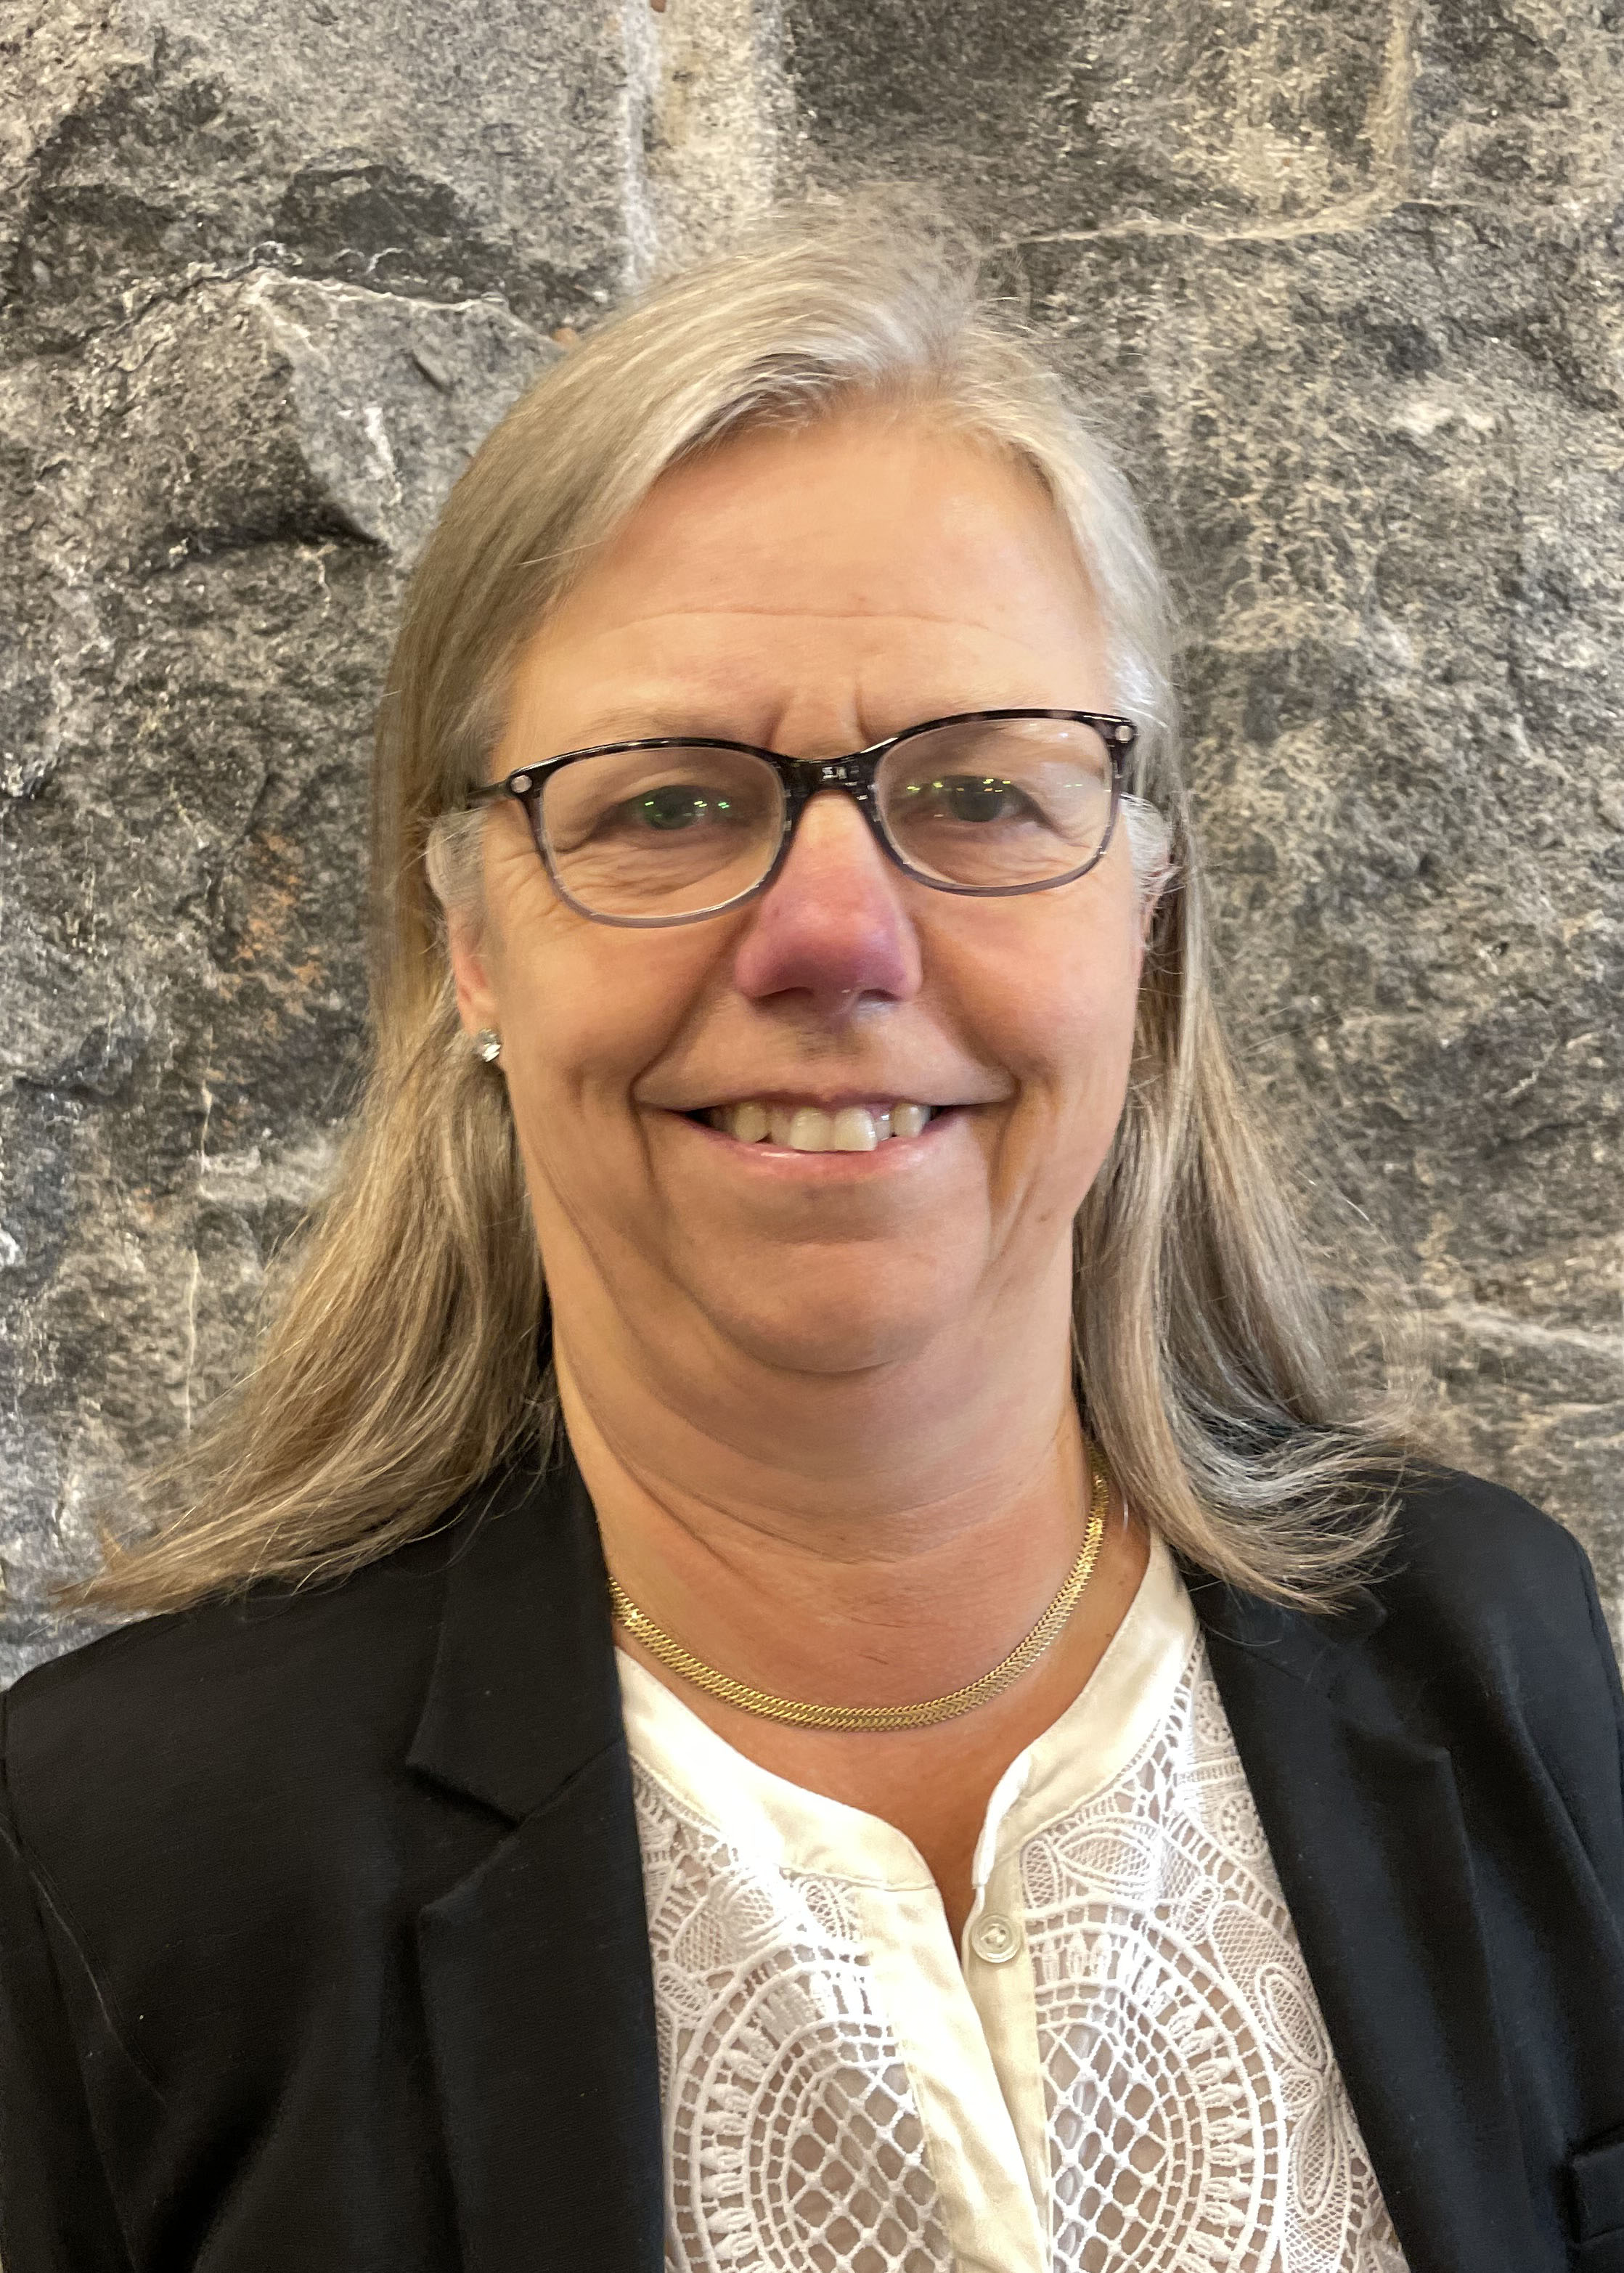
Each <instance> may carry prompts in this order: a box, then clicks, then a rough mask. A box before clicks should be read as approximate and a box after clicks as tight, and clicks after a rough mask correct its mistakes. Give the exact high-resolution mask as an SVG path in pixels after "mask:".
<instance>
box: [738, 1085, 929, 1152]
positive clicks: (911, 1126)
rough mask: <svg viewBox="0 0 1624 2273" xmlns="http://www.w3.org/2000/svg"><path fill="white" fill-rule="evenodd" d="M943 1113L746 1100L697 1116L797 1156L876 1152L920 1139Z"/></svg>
mask: <svg viewBox="0 0 1624 2273" xmlns="http://www.w3.org/2000/svg"><path fill="white" fill-rule="evenodd" d="M940 1110H942V1108H941V1107H940V1106H934V1105H915V1104H912V1103H910V1102H909V1100H908V1099H906V1098H891V1099H875V1100H872V1101H870V1102H869V1103H868V1104H866V1105H840V1106H821V1105H798V1104H795V1103H793V1101H792V1102H789V1103H786V1102H783V1101H782V1100H779V1099H771V1100H770V1099H764V1098H746V1099H741V1101H740V1102H739V1103H738V1104H735V1105H715V1106H710V1107H709V1108H708V1109H707V1110H705V1111H703V1112H701V1113H696V1114H694V1115H693V1118H694V1119H695V1120H696V1121H703V1122H705V1124H706V1125H707V1126H708V1127H709V1128H711V1129H720V1130H721V1132H722V1134H723V1135H724V1136H725V1137H733V1138H734V1139H735V1140H736V1141H737V1142H738V1143H739V1144H778V1145H781V1146H784V1147H786V1149H787V1150H788V1151H790V1152H874V1151H876V1149H877V1147H878V1146H880V1145H881V1144H885V1143H887V1142H888V1141H889V1140H890V1139H891V1138H892V1137H917V1136H919V1135H920V1134H921V1131H922V1130H923V1129H925V1127H926V1125H927V1123H928V1122H929V1121H931V1120H933V1119H934V1118H935V1117H936V1114H937V1113H938V1112H939V1111H940Z"/></svg>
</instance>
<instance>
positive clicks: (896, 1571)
mask: <svg viewBox="0 0 1624 2273" xmlns="http://www.w3.org/2000/svg"><path fill="white" fill-rule="evenodd" d="M972 274H973V264H972V263H971V261H970V259H969V258H968V256H967V255H966V253H965V251H963V249H962V248H961V247H960V246H959V244H957V243H956V242H955V240H954V239H953V237H952V236H951V232H949V231H944V230H942V229H934V228H933V227H932V226H930V225H929V223H928V222H926V221H921V220H919V219H918V218H917V217H916V216H914V217H910V216H909V214H907V213H906V212H904V213H901V214H898V212H896V211H892V210H888V209H886V208H884V207H875V206H861V207H859V208H857V209H855V210H854V211H853V213H851V214H848V215H847V216H846V218H845V219H844V220H841V221H835V220H831V219H828V218H827V217H826V218H825V219H823V221H815V222H805V221H801V222H796V221H790V222H786V223H785V224H784V225H783V226H781V227H780V228H779V229H778V231H777V232H776V233H775V234H773V235H771V236H768V237H767V238H765V239H763V241H762V242H761V243H760V244H756V245H754V246H753V247H751V248H749V249H748V250H747V251H744V252H742V253H741V254H738V255H735V256H734V257H733V258H732V259H726V260H723V261H721V262H719V263H718V264H715V265H713V266H711V267H710V268H708V269H704V270H701V271H699V272H696V273H695V274H691V275H690V276H689V277H688V278H687V279H686V280H679V281H677V282H676V283H675V284H673V285H672V286H670V287H668V288H667V289H665V290H664V291H663V292H660V293H658V294H657V295H656V296H653V297H652V298H651V299H650V301H649V302H648V303H647V304H645V305H644V306H643V308H642V309H641V310H640V311H635V312H634V313H632V314H630V315H629V316H628V317H626V318H624V319H620V321H618V322H616V323H613V324H610V325H606V326H605V327H604V328H603V330H602V331H601V332H600V333H599V334H597V335H596V336H595V337H593V338H592V339H590V340H589V341H587V342H586V343H585V344H584V345H583V346H582V347H581V348H580V349H578V350H577V351H575V353H574V354H573V355H572V356H569V357H568V359H566V360H564V361H562V362H561V363H560V364H559V366H558V367H557V368H556V369H555V370H554V371H553V372H551V373H550V374H549V375H548V376H547V377H546V378H545V379H544V380H543V381H542V383H541V384H540V385H539V386H538V387H537V388H536V389H535V390H534V392H533V393H532V394H531V395H530V397H528V398H527V400H526V401H523V403H521V404H520V405H519V407H518V408H517V409H515V411H514V412H513V414H512V415H511V416H509V418H508V420H507V421H506V422H505V424H503V426H502V427H501V428H500V430H499V431H497V432H496V433H495V434H494V435H493V436H492V438H491V439H490V440H489V441H488V442H487V443H486V445H485V447H484V449H483V450H482V451H481V453H480V454H479V455H478V457H477V459H476V461H474V463H473V464H472V466H471V467H470V469H469V471H468V473H467V474H466V475H465V476H464V478H463V480H462V483H461V484H460V485H459V487H458V489H457V491H456V492H455V496H454V497H453V499H452V500H451V503H450V505H449V506H448V507H447V512H446V514H445V516H444V519H443V521H442V522H441V524H440V529H439V530H438V532H437V534H436V536H435V537H434V539H433V542H432V544H431V546H430V548H429V550H428V552H427V555H426V557H425V559H424V561H423V564H422V566H421V568H420V570H419V572H418V574H417V580H416V582H415V585H414V588H413V591H412V595H411V599H410V608H409V611H408V616H407V620H406V624H405V626H404V629H403V631H402V636H401V641H400V645H399V649H398V652H397V656H396V660H395V668H394V671H393V674H392V679H391V682H390V687H389V693H388V697H387V701H386V704H385V707H384V714H383V722H382V732H381V737H380V759H379V765H378V772H377V800H376V840H375V863H376V870H375V873H376V878H377V890H378V906H379V925H380V956H379V962H378V972H377V1031H378V1059H377V1069H376V1074H375V1077H374V1080H373V1084H372V1091H371V1094H370V1097H369V1099H368V1101H367V1105H366V1109H365V1115H364V1117H363V1120H362V1123H361V1125H360V1127H359V1129H358V1130H357V1135H356V1137H355V1140H354V1144H353V1146H352V1148H351V1152H350V1158H349V1166H348V1168H347V1171H346V1174H345V1176H344V1179H343V1181H342V1185H341V1188H340V1189H339V1191H338V1193H337V1196H336V1197H335V1200H334V1202H333V1204H332V1206H331V1208H330V1210H329V1211H328V1212H327V1216H326V1218H325V1220H324V1222H323V1223H322V1225H321V1226H320V1228H319V1230H318V1231H317V1233H316V1234H315V1235H314V1241H313V1245H312V1250H311V1253H310V1255H309V1257H308V1259H307V1261H306V1263H305V1265H304V1268H303V1272H302V1275H301V1277H300V1278H299V1279H298V1282H297V1285H296V1286H295V1287H294V1289H293V1291H292V1293H291V1294H290V1295H289V1298H288V1300H287V1302H286V1305H285V1308H284V1309H283V1311H282V1316H281V1318H280V1320H279V1322H278V1323H277V1324H276V1325H275V1326H274V1331H273V1332H272V1334H271V1337H270V1339H269V1341H268V1345H267V1349H266V1351H265V1353H264V1354H263V1356H262V1359H261V1362H260V1364H259V1368H258V1369H257V1371H256V1373H255V1375H254V1376H253V1377H252V1379H251V1381H250V1382H249V1383H248V1384H247V1385H246V1387H245V1388H244V1391H243V1392H242V1393H241V1395H240V1397H239V1398H238V1399H237V1402H236V1404H235V1405H234V1406H233V1407H232V1408H231V1409H230V1410H229V1412H228V1414H226V1415H225V1416H224V1418H223V1419H222V1421H221V1422H219V1423H218V1424H217V1425H216V1427H215V1429H214V1434H213V1436H212V1437H210V1438H209V1440H208V1441H207V1444H205V1445H204V1446H203V1447H202V1448H201V1450H200V1451H199V1452H196V1453H195V1454H194V1455H193V1456H192V1458H191V1459H190V1461H189V1463H188V1465H187V1466H186V1467H184V1469H183V1470H182V1471H181V1472H180V1474H179V1475H178V1478H177V1479H172V1480H171V1485H170V1489H171V1492H172V1493H173V1494H174V1495H177V1497H178V1501H179V1504H178V1506H177V1508H175V1509H174V1510H172V1511H171V1514H170V1519H169V1523H168V1524H167V1526H166V1527H164V1528H163V1529H162V1530H161V1531H160V1532H159V1533H158V1534H156V1535H155V1536H154V1537H152V1538H149V1539H148V1540H147V1542H145V1543H138V1544H133V1545H125V1546H123V1547H116V1548H114V1549H112V1550H111V1551H110V1555H109V1564H108V1567H107V1569H106V1571H105V1572H104V1573H103V1575H102V1578H101V1579H99V1580H98V1581H97V1582H96V1584H95V1585H94V1587H92V1588H91V1589H90V1593H89V1597H88V1598H89V1599H91V1600H94V1601H96V1602H102V1603H103V1604H109V1605H115V1606H117V1607H120V1608H123V1609H138V1610H146V1611H153V1612H158V1613H160V1615H158V1616H155V1617H150V1618H148V1619H147V1620H145V1621H143V1622H140V1623H137V1624H133V1625H131V1626H128V1627H126V1628H125V1629H124V1630H123V1631H122V1632H118V1633H117V1634H115V1635H113V1636H111V1637H110V1638H108V1639H103V1640H101V1641H99V1642H97V1643H95V1644H94V1645H93V1646H91V1647H88V1648H86V1649H85V1650H82V1651H80V1652H79V1653H78V1654H75V1655H73V1656H71V1657H70V1658H68V1659H66V1660H64V1661H63V1662H58V1663H56V1664H54V1665H50V1666H48V1667H45V1668H42V1669H40V1670H38V1671H37V1672H35V1673H34V1674H32V1675H31V1676H29V1677H27V1678H26V1680H24V1681H23V1682H21V1683H20V1684H19V1685H18V1687H17V1689H16V1690H15V1692H13V1694H12V1697H11V1700H10V1707H9V1713H8V1719H7V1731H6V1743H7V1752H6V1759H7V1775H8V1806H9V1810H10V1813H9V1816H8V1819H7V1841H8V1843H7V1846H6V1849H5V1854H6V1871H5V1875H4V1900H5V1924H4V1945H3V1957H0V1982H3V1985H4V1994H5V1999H6V2004H7V2015H6V2022H5V2030H4V2053H3V2055H0V2060H3V2068H0V2109H3V2113H4V2134H3V2136H0V2152H3V2155H4V2209H3V2210H0V2254H4V2262H5V2264H6V2267H7V2273H45V2269H48V2268H49V2269H52V2273H56V2269H66V2268H72V2269H73V2273H103V2269H106V2273H112V2269H115V2268H116V2269H119V2273H127V2269H139V2273H158V2269H162V2273H176V2269H180V2268H196V2269H200V2273H216V2269H221V2273H223V2269H229V2273H251V2269H252V2273H259V2269H265V2273H271V2269H273V2268H274V2269H276V2273H288V2269H289V2268H298V2267H310V2268H312V2269H313V2268H318V2267H320V2268H321V2269H323V2273H331V2269H336V2268H339V2267H344V2268H355V2269H359V2268H364V2267H365V2268H372V2267H378V2268H383V2267H386V2266H387V2267H388V2268H389V2269H391V2273H408V2269H412V2273H415V2269H422V2273H429V2269H433V2273H444V2269H450V2268H454V2267H459V2266H461V2267H467V2268H470V2269H475V2268H477V2269H482V2273H499V2269H500V2273H507V2269H513V2273H539V2269H544V2268H545V2269H559V2273H563V2269H565V2268H569V2269H572V2273H575V2269H581V2268H589V2267H590V2268H592V2269H595V2273H597V2269H614V2273H654V2269H655V2268H656V2267H658V2265H659V2264H660V2263H661V2262H662V2255H663V2258H664V2262H665V2263H666V2264H668V2265H670V2266H673V2267H680V2268H685V2269H688V2268H693V2269H697V2268H702V2267H703V2268H711V2267H717V2268H720V2267H749V2268H760V2267H771V2268H785V2269H789V2268H795V2269H801V2268H808V2269H809V2268H819V2269H822V2268H831V2269H832V2268H840V2269H850V2273H887V2269H891V2268H893V2267H900V2268H906V2269H908V2273H922V2269H927V2268H931V2269H935V2268H948V2267H953V2268H959V2269H969V2268H975V2269H989V2273H993V2269H996V2273H1015V2269H1020V2273H1037V2269H1039V2268H1053V2269H1056V2273H1074V2269H1090V2273H1092V2269H1096V2268H1098V2269H1103V2268H1108V2267H1110V2268H1115V2267H1124V2268H1126V2267H1132V2268H1136V2269H1137V2268H1145V2269H1149V2268H1157V2269H1161V2268H1172V2267H1176V2266H1177V2267H1181V2268H1182V2267H1202V2268H1211V2269H1217V2268H1223V2269H1231V2273H1308V2269H1314V2273H1325V2269H1331V2268H1347V2269H1357V2273H1389V2269H1395V2268H1399V2267H1402V2266H1406V2265H1407V2266H1409V2267H1410V2268H1411V2269H1413V2273H1444V2269H1449V2273H1545V2269H1550V2273H1555V2269H1557V2268H1559V2267H1563V2266H1567V2265H1569V2264H1574V2265H1580V2266H1583V2267H1584V2268H1586V2269H1589V2273H1600V2269H1606V2268H1613V2269H1618V2268H1620V2267H1624V1940H1621V1938H1620V1929H1621V1927H1624V1789H1621V1779H1620V1719H1621V1717H1624V1704H1621V1700H1620V1689H1619V1680H1618V1674H1617V1669H1616V1667H1615V1664H1614V1662H1613V1656H1612V1653H1611V1650H1610V1647H1609V1645H1608V1642H1607V1639H1606V1636H1605V1629H1604V1627H1603V1624H1602V1622H1601V1618H1600V1615H1599V1612H1598V1607H1597V1600H1596V1594H1595V1588H1594V1585H1593V1582H1592V1579H1591V1576H1590V1569H1589V1566H1588V1564H1587V1563H1586V1560H1585V1557H1584V1556H1583V1553H1582V1551H1581V1550H1580V1549H1579V1548H1578V1547H1577V1546H1576V1545H1575V1543H1574V1542H1572V1540H1570V1539H1569V1538H1568V1535H1567V1534H1565V1533H1564V1532H1562V1531H1561V1530H1560V1528H1559V1527H1557V1526H1556V1525H1554V1524H1553V1523H1551V1522H1550V1521H1548V1520H1547V1519H1545V1518H1543V1517H1541V1516H1540V1515H1538V1514H1537V1513H1536V1512H1534V1511H1533V1510H1532V1509H1530V1507H1528V1506H1527V1505H1525V1504H1524V1503H1522V1501H1520V1500H1518V1499H1516V1498H1515V1497H1512V1496H1511V1495H1509V1494H1507V1493H1506V1492H1504V1491H1501V1490H1499V1489H1495V1488H1492V1487H1491V1486H1489V1485H1486V1484H1484V1483H1479V1482H1474V1481H1472V1480H1471V1479H1470V1478H1466V1477H1462V1476H1458V1475H1454V1474H1448V1473H1447V1472H1442V1471H1439V1470H1436V1469H1432V1468H1427V1467H1423V1466H1422V1465H1421V1464H1420V1463H1419V1462H1418V1461H1417V1460H1414V1459H1410V1461H1409V1462H1406V1461H1405V1459H1404V1458H1403V1456H1402V1452H1399V1451H1397V1450H1395V1446H1394V1445H1393V1444H1391V1443H1390V1442H1389V1441H1387V1439H1386V1438H1384V1437H1381V1436H1380V1435H1379V1434H1378V1433H1377V1432H1376V1430H1375V1429H1374V1428H1373V1425H1371V1424H1360V1423H1358V1422H1357V1421H1354V1420H1351V1419H1349V1418H1348V1417H1346V1416H1345V1415H1344V1414H1342V1411H1341V1410H1340V1407H1339V1401H1338V1398H1337V1396H1336V1394H1335V1358H1334V1355H1333V1354H1332V1351H1331V1346H1330V1342H1329V1339H1328V1336H1327V1332H1326V1329H1325V1327H1324V1324H1323V1321H1322V1319H1321V1317H1320V1314H1319V1308H1318V1305H1317V1303H1316V1302H1315V1299H1314V1296H1313V1294H1312V1287H1311V1284H1310V1281H1309V1279H1308V1277H1307V1275H1306V1273H1305V1272H1304V1266H1303V1264H1302V1261H1301V1259H1300V1251H1299V1248H1298V1245H1297V1239H1296V1234H1294V1232H1293V1230H1292V1227H1291V1225H1290V1222H1289V1218H1288V1216H1287V1214H1286V1212H1285V1210H1284V1208H1283V1206H1282V1202H1281V1200H1280V1197H1279V1196H1278V1192H1277V1190H1276V1189H1275V1186H1274V1183H1273V1182H1271V1179H1270V1174H1269V1171H1268V1169H1267V1165H1266V1163H1265V1161H1264V1159H1263V1157H1262V1155H1261V1153H1260V1152H1259V1149H1258V1147H1257V1145H1256V1144H1255V1142H1254V1140H1253V1138H1252V1135H1251V1133H1250V1131H1249V1128H1248V1123H1247V1121H1246V1119H1245V1116H1244V1111H1243V1107H1242V1105H1241V1102H1240V1100H1239V1099H1238V1098H1237V1094H1236V1092H1235V1091H1234V1089H1233V1087H1232V1085H1231V1082H1230V1078H1229V1074H1228V1072H1227V1071H1226V1067H1225V1061H1224V1057H1223V1054H1222V1044H1221V1041H1220V1038H1219V1034H1218V1031H1217V1028H1216V1025H1215V1023H1214V1014H1213V1011H1212V1008H1211V1005H1210V1001H1209V998H1208V994H1207V977H1206V957H1207V942H1206V934H1205V931H1204V928H1203V924H1202V919H1201V911H1200V898H1199V889H1198V874H1197V870H1196V867H1195V865H1194V855H1193V851H1192V844H1191V838H1190V830H1189V821H1188V817H1187V814H1186V811H1185V806H1184V798H1183V793H1182V791H1181V788H1180V784H1179V777H1178V773H1177V757H1176V750H1175V740H1174V734H1173V731H1172V724H1171V718H1172V705H1171V700H1170V696H1169V683H1168V676H1167V662H1166V649H1165V638H1164V634H1163V630H1162V614H1161V609H1160V599H1159V593H1160V588H1159V585H1158V582H1157V579H1156V574H1155V572H1154V567H1153V566H1152V564H1151V561H1150V559H1149V555H1148V552H1147V546H1146V543H1145V539H1144V537H1143V536H1142V533H1141V530H1140V527H1139V521H1138V520H1137V518H1136V517H1135V514H1134V512H1133V509H1132V506H1131V504H1130V503H1129V501H1128V499H1127V498H1126V496H1125V494H1124V491H1123V488H1122V486H1121V484H1120V483H1119V482H1118V480H1117V479H1116V476H1115V475H1114V474H1113V473H1112V471H1111V470H1110V468H1109V465H1108V464H1107V462H1106V461H1105V460H1104V459H1103V457H1102V456H1101V453H1100V451H1099V450H1098V448H1097V447H1096V446H1094V443H1093V442H1092V441H1090V439H1088V437H1087V435H1086V431H1085V430H1084V428H1083V427H1082V425H1081V424H1080V423H1079V419H1078V416H1077V415H1076V413H1075V412H1074V410H1073V409H1072V408H1071V405H1070V403H1069V401H1068V400H1067V398H1066V396H1065V394H1064V391H1063V389H1062V388H1061V386H1059V384H1058V383H1057V381H1056V380H1055V379H1053V378H1052V377H1051V376H1050V375H1049V372H1048V371H1046V370H1045V368H1044V366H1043V364H1042V363H1041V359H1040V357H1039V356H1038V354H1037V352H1036V350H1035V349H1034V348H1033V347H1032V346H1031V345H1030V344H1028V343H1026V341H1024V340H1023V339H1022V338H1020V337H1019V336H1018V335H1017V334H1015V333H1014V332H1013V331H1012V330H1011V329H1010V328H1009V327H1008V326H1004V324H1002V323H1000V322H999V321H998V320H996V318H995V316H994V314H993V313H991V312H990V311H989V310H988V309H987V308H985V307H983V306H981V304H978V302H977V300H976V296H975V293H974V286H973V282H972Z"/></svg>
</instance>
